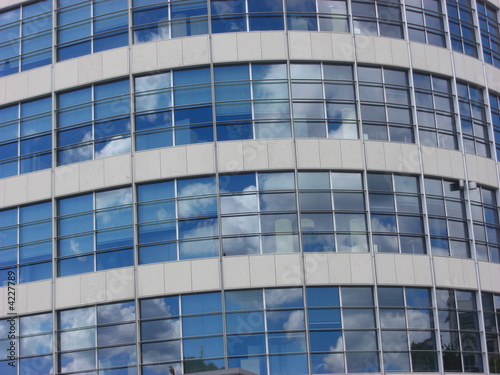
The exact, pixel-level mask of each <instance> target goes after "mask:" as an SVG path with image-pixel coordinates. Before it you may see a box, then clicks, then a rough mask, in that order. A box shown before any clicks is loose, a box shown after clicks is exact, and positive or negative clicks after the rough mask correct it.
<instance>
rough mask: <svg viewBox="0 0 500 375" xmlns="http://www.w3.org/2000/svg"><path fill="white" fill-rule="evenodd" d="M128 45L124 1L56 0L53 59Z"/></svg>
mask: <svg viewBox="0 0 500 375" xmlns="http://www.w3.org/2000/svg"><path fill="white" fill-rule="evenodd" d="M126 45H128V1H127V0H90V1H78V0H57V60H58V61H62V60H66V59H70V58H73V57H78V56H83V55H87V54H89V53H94V52H100V51H104V50H107V49H110V48H116V47H121V46H126Z"/></svg>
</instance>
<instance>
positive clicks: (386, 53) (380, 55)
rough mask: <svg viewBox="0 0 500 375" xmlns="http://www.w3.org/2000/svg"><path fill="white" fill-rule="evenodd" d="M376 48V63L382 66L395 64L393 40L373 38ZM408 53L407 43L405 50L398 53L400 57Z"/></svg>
mask: <svg viewBox="0 0 500 375" xmlns="http://www.w3.org/2000/svg"><path fill="white" fill-rule="evenodd" d="M373 42H374V47H375V62H376V63H377V64H381V65H392V64H393V53H392V45H391V38H384V37H378V38H373ZM405 51H406V43H405V45H403V48H402V49H400V50H399V51H398V55H403V54H404V53H405Z"/></svg>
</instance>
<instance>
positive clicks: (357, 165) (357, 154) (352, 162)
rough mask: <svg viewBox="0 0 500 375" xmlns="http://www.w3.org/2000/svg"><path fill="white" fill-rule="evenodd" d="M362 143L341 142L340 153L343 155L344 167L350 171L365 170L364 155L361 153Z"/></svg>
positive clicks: (352, 141)
mask: <svg viewBox="0 0 500 375" xmlns="http://www.w3.org/2000/svg"><path fill="white" fill-rule="evenodd" d="M361 147H362V144H361V141H358V140H347V139H344V140H342V141H340V151H341V155H342V166H343V167H344V168H349V169H363V166H364V164H363V153H362V151H361Z"/></svg>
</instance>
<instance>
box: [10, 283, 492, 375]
mask: <svg viewBox="0 0 500 375" xmlns="http://www.w3.org/2000/svg"><path fill="white" fill-rule="evenodd" d="M375 291H376V294H374V292H375ZM304 292H305V298H304ZM432 300H433V294H432V290H431V289H428V288H416V287H394V286H384V287H382V286H380V287H378V288H377V289H376V290H374V289H373V288H372V287H366V286H357V287H352V286H341V287H337V286H316V287H306V288H305V289H303V288H272V289H271V288H269V289H251V290H228V291H225V292H224V293H221V292H210V293H197V294H185V295H180V296H179V295H173V296H160V297H155V298H148V299H142V300H140V301H138V305H137V306H139V307H140V310H139V311H137V312H136V303H135V302H134V301H122V302H119V303H112V304H103V305H97V306H86V307H81V308H76V309H70V310H60V311H58V312H57V313H56V317H57V322H56V323H54V324H55V325H56V327H57V331H56V333H57V340H55V338H53V335H52V332H53V329H52V325H53V316H52V313H51V312H48V313H41V314H37V315H28V316H21V317H13V318H12V319H3V320H0V347H1V348H2V350H1V354H0V370H2V374H6V375H17V374H18V373H17V369H18V368H19V369H20V373H22V374H24V373H37V374H38V373H44V374H53V373H55V372H56V371H54V369H53V368H52V364H53V360H52V356H53V355H54V354H55V355H57V363H58V369H57V373H61V374H66V373H82V372H85V373H86V374H88V373H92V374H94V373H95V372H97V371H99V372H102V373H106V374H107V373H110V374H117V373H120V374H122V373H126V374H130V373H136V371H137V365H138V364H139V360H138V358H137V353H140V354H139V355H140V358H141V359H140V364H141V374H144V375H153V374H158V373H168V371H169V368H170V366H171V367H172V368H174V369H175V372H176V373H184V374H187V373H192V372H199V371H209V370H217V369H222V368H243V369H245V370H248V371H252V372H254V373H255V374H261V375H267V374H272V375H274V374H283V375H285V374H286V375H302V374H306V373H310V374H331V373H366V372H380V371H386V372H419V373H422V372H438V367H439V366H438V362H440V359H438V355H439V356H441V355H442V362H443V366H444V371H447V372H476V373H477V372H484V369H483V363H482V354H483V353H484V351H485V350H486V349H487V352H488V356H489V372H491V373H499V372H500V367H499V366H498V360H499V358H500V357H499V349H498V348H499V340H500V335H499V318H498V311H499V309H500V296H497V295H493V294H490V293H483V294H482V306H483V313H482V314H481V315H480V314H479V311H478V308H477V306H476V294H475V292H473V291H462V290H449V289H437V290H436V301H437V305H436V306H434V303H433V302H432ZM434 316H436V317H437V322H435V321H434ZM481 319H483V321H484V327H485V332H484V333H485V334H486V342H487V348H483V347H482V344H481V335H482V334H483V332H482V331H481V328H480V327H481V326H482V321H481ZM137 320H139V327H137V324H136V322H137ZM11 327H13V328H12V329H11ZM137 332H139V336H137ZM10 334H13V336H14V337H9V335H10ZM438 337H439V338H440V340H439V342H440V343H441V347H437V338H438ZM11 341H14V343H15V345H14V347H15V349H14V350H15V359H14V364H15V367H12V366H10V365H9V364H8V363H9V362H10V360H9V359H8V355H9V351H10V350H8V349H9V348H10V345H11V343H10V342H11ZM53 343H57V344H56V345H53ZM379 354H381V356H380V357H379ZM382 369H383V370H382Z"/></svg>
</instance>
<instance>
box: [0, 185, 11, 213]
mask: <svg viewBox="0 0 500 375" xmlns="http://www.w3.org/2000/svg"><path fill="white" fill-rule="evenodd" d="M5 204H6V203H5V181H4V180H0V207H3V206H5ZM7 204H10V203H9V202H7Z"/></svg>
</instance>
